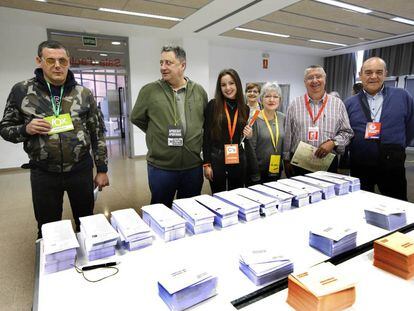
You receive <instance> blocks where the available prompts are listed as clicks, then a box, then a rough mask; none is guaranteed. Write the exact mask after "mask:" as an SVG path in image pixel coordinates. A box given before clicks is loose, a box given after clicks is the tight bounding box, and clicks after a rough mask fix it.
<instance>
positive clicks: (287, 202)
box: [249, 185, 293, 212]
mask: <svg viewBox="0 0 414 311" xmlns="http://www.w3.org/2000/svg"><path fill="white" fill-rule="evenodd" d="M249 189H252V190H254V191H257V192H260V193H262V194H264V195H267V196H270V197H272V198H274V199H276V200H278V203H277V209H278V211H279V212H283V211H286V210H290V209H291V208H292V199H293V195H291V194H289V193H287V192H283V191H280V190H277V189H275V188H272V187H268V186H265V185H254V186H251V187H249Z"/></svg>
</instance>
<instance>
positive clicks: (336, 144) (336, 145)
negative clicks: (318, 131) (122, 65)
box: [330, 139, 339, 148]
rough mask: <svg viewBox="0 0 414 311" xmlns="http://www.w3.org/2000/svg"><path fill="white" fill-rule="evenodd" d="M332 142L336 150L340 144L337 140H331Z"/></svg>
mask: <svg viewBox="0 0 414 311" xmlns="http://www.w3.org/2000/svg"><path fill="white" fill-rule="evenodd" d="M330 141H331V142H333V143H334V146H335V148H336V147H338V145H339V144H338V142H337V141H336V140H335V139H330Z"/></svg>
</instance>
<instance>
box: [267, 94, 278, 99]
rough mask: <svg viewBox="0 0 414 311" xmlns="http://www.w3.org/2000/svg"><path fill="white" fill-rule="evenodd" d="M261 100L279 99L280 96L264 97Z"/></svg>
mask: <svg viewBox="0 0 414 311" xmlns="http://www.w3.org/2000/svg"><path fill="white" fill-rule="evenodd" d="M263 98H264V99H273V98H274V99H279V98H280V96H278V95H275V96H273V95H265V96H263Z"/></svg>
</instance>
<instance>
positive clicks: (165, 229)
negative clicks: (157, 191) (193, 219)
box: [142, 204, 186, 242]
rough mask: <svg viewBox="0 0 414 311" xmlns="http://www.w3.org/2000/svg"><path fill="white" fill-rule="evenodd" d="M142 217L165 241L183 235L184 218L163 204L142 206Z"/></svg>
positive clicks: (179, 237)
mask: <svg viewBox="0 0 414 311" xmlns="http://www.w3.org/2000/svg"><path fill="white" fill-rule="evenodd" d="M142 219H144V221H145V222H146V223H147V224H148V226H150V227H151V229H152V230H154V231H155V233H156V234H157V235H158V236H160V237H161V238H162V239H163V240H164V241H166V242H168V241H173V240H177V239H181V238H183V237H184V236H185V223H186V221H185V219H183V218H181V217H180V216H178V215H177V213H175V212H174V211H172V210H171V209H169V208H168V207H166V206H165V205H164V204H152V205H146V206H143V207H142Z"/></svg>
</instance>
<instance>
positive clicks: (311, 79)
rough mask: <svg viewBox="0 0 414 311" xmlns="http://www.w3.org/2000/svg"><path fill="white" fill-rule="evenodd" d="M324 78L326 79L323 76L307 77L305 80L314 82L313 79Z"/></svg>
mask: <svg viewBox="0 0 414 311" xmlns="http://www.w3.org/2000/svg"><path fill="white" fill-rule="evenodd" d="M323 78H324V76H323V75H314V76H309V77H306V78H305V80H306V81H313V79H316V80H322V79H323Z"/></svg>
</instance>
